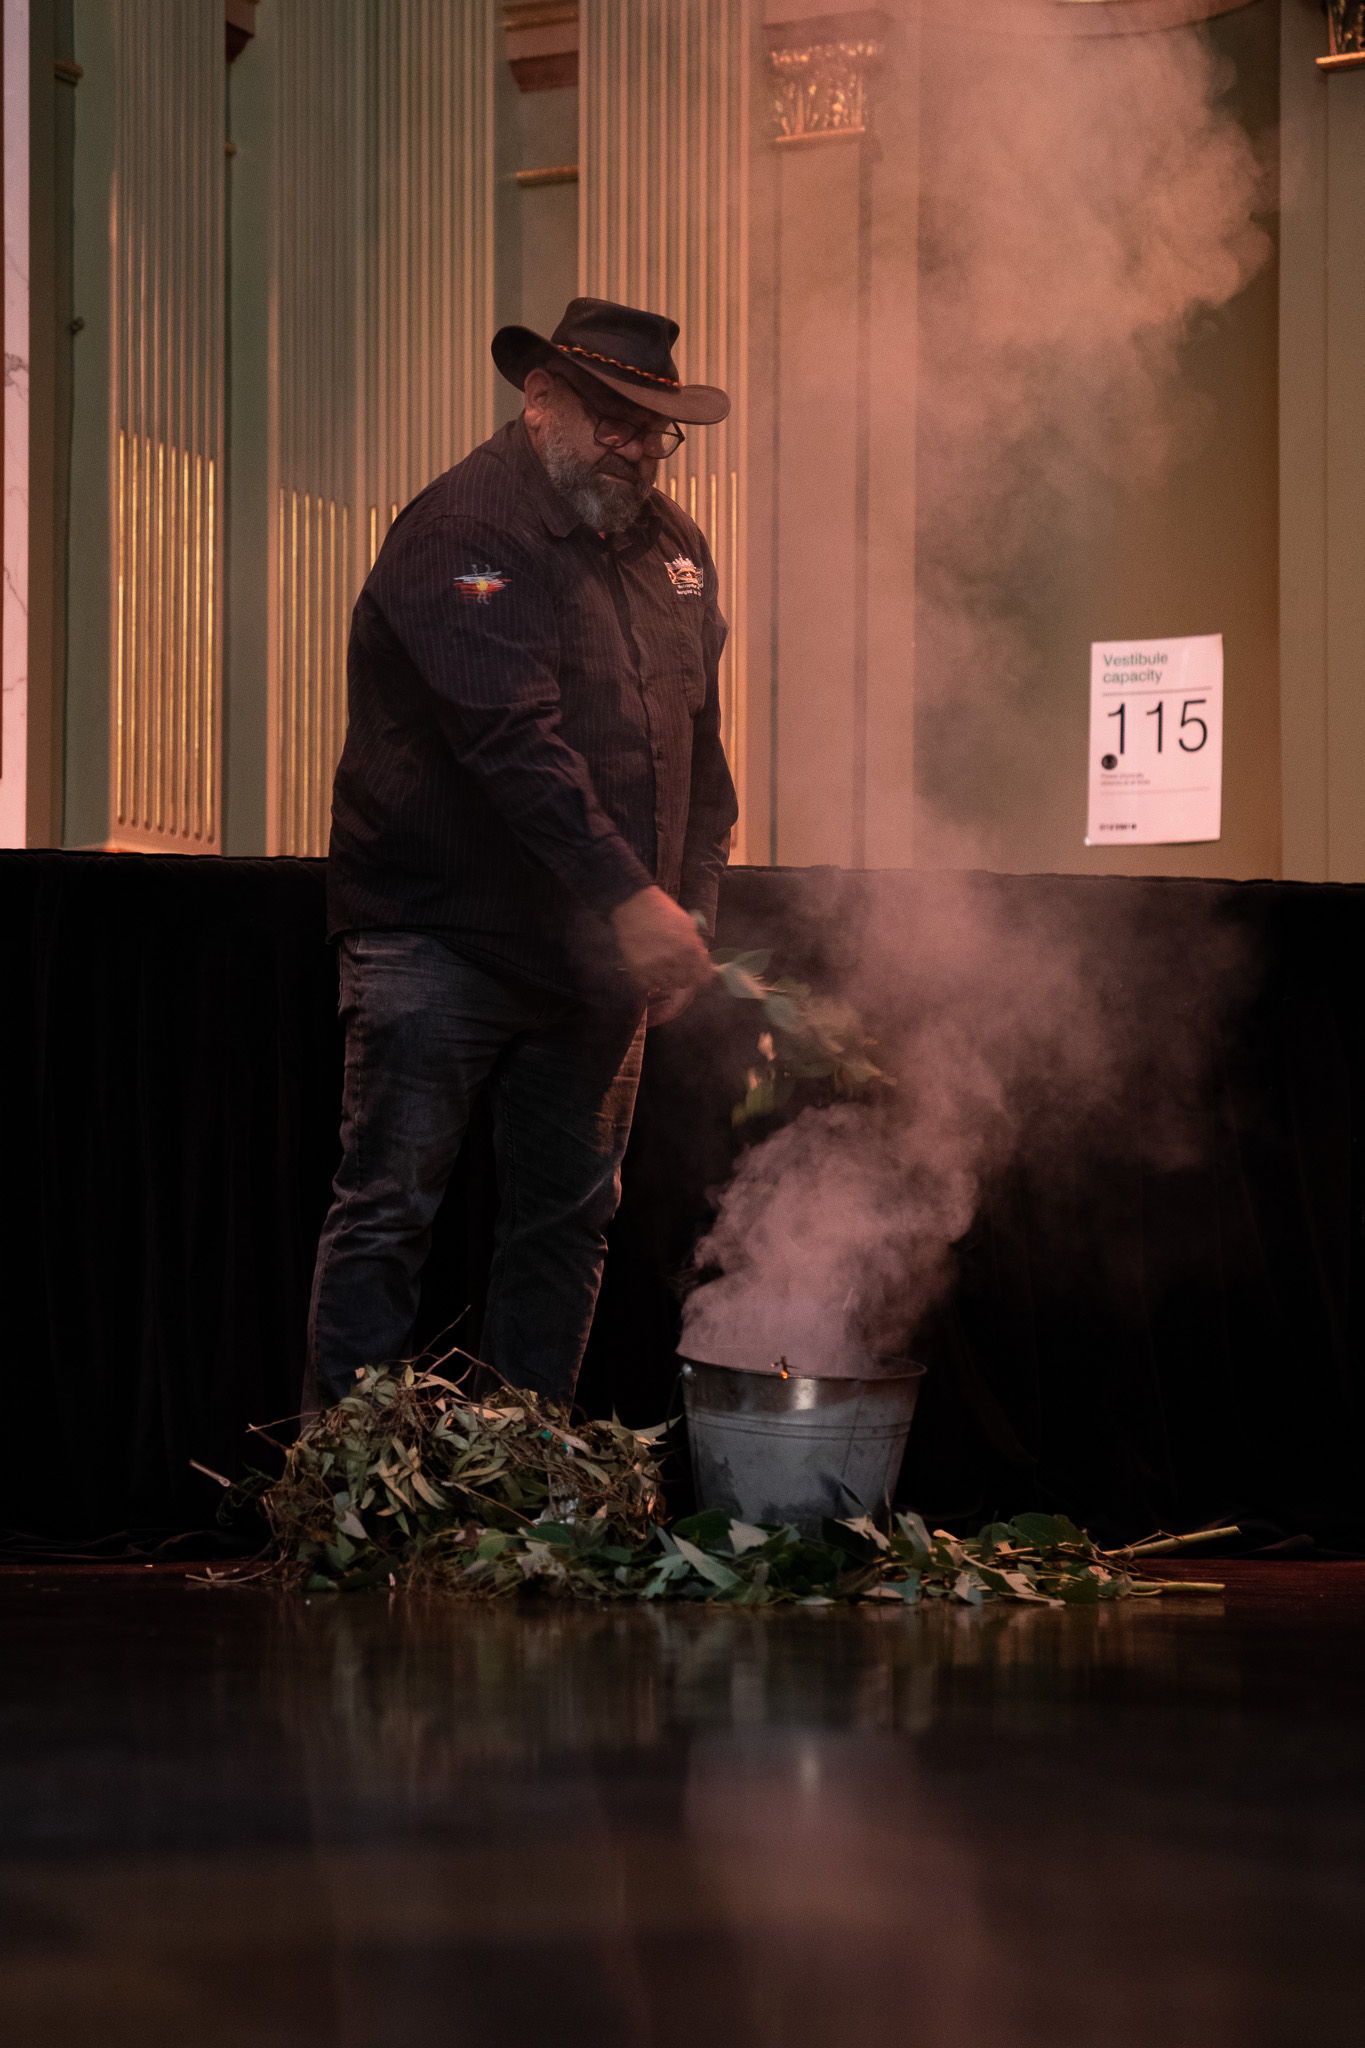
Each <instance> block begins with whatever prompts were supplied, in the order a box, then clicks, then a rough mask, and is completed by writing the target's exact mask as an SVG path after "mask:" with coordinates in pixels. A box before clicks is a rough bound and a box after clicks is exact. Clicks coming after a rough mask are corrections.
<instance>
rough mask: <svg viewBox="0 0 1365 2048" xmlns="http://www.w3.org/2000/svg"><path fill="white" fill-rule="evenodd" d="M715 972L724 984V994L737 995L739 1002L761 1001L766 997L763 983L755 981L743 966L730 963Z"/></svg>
mask: <svg viewBox="0 0 1365 2048" xmlns="http://www.w3.org/2000/svg"><path fill="white" fill-rule="evenodd" d="M717 973H718V974H719V976H720V979H721V981H722V982H723V983H724V985H725V992H726V994H727V995H731V996H737V997H738V998H739V1000H740V1001H741V1002H746V1003H761V1002H763V1001H764V1000H765V998H766V997H767V993H768V991H767V989H766V988H765V987H764V986H763V983H762V982H761V981H756V980H755V979H754V977H753V975H752V974H750V973H748V972H747V971H746V969H744V968H743V967H739V966H736V965H734V964H733V963H732V964H731V965H730V966H728V967H721V968H718V969H717Z"/></svg>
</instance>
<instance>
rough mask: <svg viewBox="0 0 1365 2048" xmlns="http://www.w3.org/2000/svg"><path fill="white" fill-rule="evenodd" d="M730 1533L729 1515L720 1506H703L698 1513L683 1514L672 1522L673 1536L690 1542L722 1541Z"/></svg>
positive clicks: (707, 1542)
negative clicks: (676, 1520)
mask: <svg viewBox="0 0 1365 2048" xmlns="http://www.w3.org/2000/svg"><path fill="white" fill-rule="evenodd" d="M729 1533H730V1517H729V1516H728V1515H727V1514H726V1513H725V1511H724V1510H723V1509H722V1508H703V1509H702V1510H701V1512H700V1513H699V1514H695V1515H684V1516H683V1518H682V1520H681V1521H680V1522H675V1523H674V1524H673V1534H674V1536H675V1537H684V1536H685V1537H686V1538H687V1539H688V1541H689V1542H691V1543H705V1544H713V1543H723V1542H724V1541H725V1538H726V1537H727V1536H728V1535H729Z"/></svg>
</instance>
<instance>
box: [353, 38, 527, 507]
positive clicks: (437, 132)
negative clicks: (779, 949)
mask: <svg viewBox="0 0 1365 2048" xmlns="http://www.w3.org/2000/svg"><path fill="white" fill-rule="evenodd" d="M501 36H502V28H501V24H500V18H499V13H498V10H497V9H496V8H495V7H491V6H488V5H486V4H485V0H366V38H367V40H366V65H367V80H366V105H367V110H368V113H367V131H366V139H365V220H364V224H363V226H364V232H363V236H362V241H363V246H364V250H365V259H364V260H365V264H366V273H365V281H364V294H363V296H364V317H363V322H362V341H363V351H364V355H363V363H362V368H361V379H360V389H361V391H362V394H363V398H362V428H363V432H364V459H365V478H366V489H365V502H366V503H367V504H373V505H375V506H377V507H384V508H387V510H388V513H389V524H390V525H391V524H392V522H393V520H394V519H395V518H396V517H397V515H398V512H399V511H400V510H401V509H402V507H403V506H404V505H405V504H407V502H408V500H409V499H410V498H412V497H413V496H415V495H416V493H417V492H418V491H420V490H421V489H422V488H423V487H424V486H425V485H426V484H428V483H430V482H431V480H432V478H433V477H437V476H439V475H440V474H441V472H442V471H443V470H446V469H449V467H450V466H451V464H452V463H454V462H458V461H459V460H460V459H461V457H462V456H465V455H467V454H468V453H469V451H470V449H471V448H474V447H476V446H477V445H478V443H479V442H480V441H484V440H486V439H487V438H488V436H489V434H490V433H491V432H492V431H493V377H494V371H493V363H492V358H491V357H490V355H489V352H488V344H489V342H490V341H491V339H492V334H493V65H494V60H495V57H496V58H497V59H498V60H499V61H501V59H502V50H501V48H500V42H499V40H498V39H500V38H501Z"/></svg>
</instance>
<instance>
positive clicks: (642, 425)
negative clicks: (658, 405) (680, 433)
mask: <svg viewBox="0 0 1365 2048" xmlns="http://www.w3.org/2000/svg"><path fill="white" fill-rule="evenodd" d="M524 395H525V399H526V430H527V432H528V433H529V434H530V436H531V439H532V441H533V442H534V444H535V449H536V453H537V454H538V455H539V456H540V459H541V461H542V462H543V463H544V464H545V468H546V470H547V472H548V473H549V477H550V481H551V483H552V484H553V485H554V486H555V489H556V490H557V491H559V492H560V494H561V496H563V497H565V498H567V499H568V501H569V503H570V504H571V505H572V506H573V508H574V510H575V512H577V514H578V516H579V518H580V519H581V520H582V521H583V523H584V525H585V526H592V527H595V528H596V529H597V531H599V532H601V533H623V532H624V531H625V529H626V528H627V527H628V526H632V525H633V524H634V523H635V521H636V520H637V519H638V518H639V516H640V512H641V509H642V507H643V505H644V502H645V500H646V498H647V497H648V496H649V494H650V491H651V490H652V489H653V487H654V478H655V475H656V474H657V471H658V467H659V465H658V461H657V460H656V459H655V458H654V457H653V456H647V455H646V454H645V453H644V449H643V446H642V444H641V443H640V442H639V441H628V442H626V443H625V444H624V446H622V447H619V448H604V447H603V446H602V444H601V442H600V441H598V440H597V438H596V435H597V422H598V420H599V418H602V417H606V418H609V419H611V420H612V421H614V422H615V421H624V422H627V423H628V424H630V425H631V426H637V427H639V429H640V431H641V432H642V433H645V432H651V431H652V432H657V431H658V429H659V427H660V426H661V425H662V424H663V422H662V421H661V420H660V418H659V415H658V414H657V413H652V412H648V411H646V410H645V408H644V407H643V406H638V405H632V404H631V403H630V401H629V400H628V399H625V398H619V397H618V396H617V395H616V393H615V392H614V391H609V390H607V389H606V387H605V386H603V387H602V390H601V393H600V396H599V395H598V393H596V392H594V393H593V395H592V397H588V396H587V395H586V394H584V393H580V391H579V389H578V388H577V387H576V385H575V384H573V383H572V382H571V381H570V380H569V379H568V378H567V377H565V376H562V375H559V374H557V373H553V372H551V371H549V370H543V369H537V370H532V371H531V373H530V375H529V376H528V377H527V379H526V384H525V387H524Z"/></svg>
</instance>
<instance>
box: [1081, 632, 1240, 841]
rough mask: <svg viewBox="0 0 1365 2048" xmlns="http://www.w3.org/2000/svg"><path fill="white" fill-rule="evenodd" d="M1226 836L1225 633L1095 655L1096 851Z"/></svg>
mask: <svg viewBox="0 0 1365 2048" xmlns="http://www.w3.org/2000/svg"><path fill="white" fill-rule="evenodd" d="M1222 829H1223V636H1222V634H1221V633H1203V634H1200V635H1198V636H1197V637H1196V638H1194V639H1190V640H1097V641H1095V643H1094V645H1093V646H1092V647H1091V649H1090V823H1089V826H1088V828H1087V830H1086V835H1085V843H1086V845H1087V846H1173V845H1176V844H1177V843H1179V842H1182V841H1185V840H1191V839H1217V838H1218V837H1219V836H1220V835H1221V833H1222Z"/></svg>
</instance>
